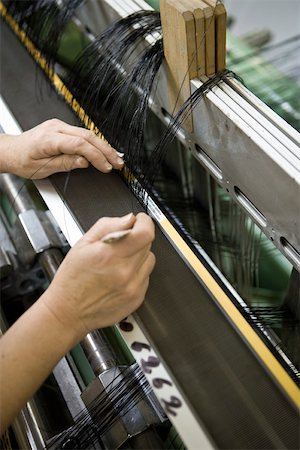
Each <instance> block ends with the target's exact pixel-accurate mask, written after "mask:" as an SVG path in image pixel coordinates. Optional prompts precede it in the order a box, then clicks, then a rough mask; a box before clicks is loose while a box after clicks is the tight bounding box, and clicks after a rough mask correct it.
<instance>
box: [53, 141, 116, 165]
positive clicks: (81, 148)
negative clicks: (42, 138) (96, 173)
mask: <svg viewBox="0 0 300 450" xmlns="http://www.w3.org/2000/svg"><path fill="white" fill-rule="evenodd" d="M52 151H53V152H55V153H56V154H58V153H64V154H68V155H74V154H76V155H81V156H83V157H84V158H85V159H87V160H88V161H89V162H90V163H91V164H93V166H94V167H96V169H98V170H100V171H101V172H104V173H107V172H110V171H111V170H112V165H111V164H110V162H109V161H108V160H107V158H106V156H105V155H104V153H103V152H101V151H99V149H97V148H96V147H95V146H94V145H92V144H90V143H89V142H88V141H87V140H85V139H84V138H83V137H79V136H71V135H68V134H62V133H57V134H55V135H54V137H53V139H52ZM49 156H50V155H49ZM120 167H121V166H120V165H119V166H116V167H115V168H120Z"/></svg>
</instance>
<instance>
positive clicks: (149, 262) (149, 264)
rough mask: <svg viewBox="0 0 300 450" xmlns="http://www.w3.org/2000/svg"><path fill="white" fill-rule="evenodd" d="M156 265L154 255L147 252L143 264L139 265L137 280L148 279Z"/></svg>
mask: <svg viewBox="0 0 300 450" xmlns="http://www.w3.org/2000/svg"><path fill="white" fill-rule="evenodd" d="M155 264H156V258H155V255H154V253H152V252H149V253H148V255H147V257H146V258H145V260H144V262H143V263H142V264H141V265H140V268H139V269H138V271H137V274H138V277H139V279H141V280H143V279H144V278H148V277H149V276H150V274H151V273H152V272H153V269H154V267H155Z"/></svg>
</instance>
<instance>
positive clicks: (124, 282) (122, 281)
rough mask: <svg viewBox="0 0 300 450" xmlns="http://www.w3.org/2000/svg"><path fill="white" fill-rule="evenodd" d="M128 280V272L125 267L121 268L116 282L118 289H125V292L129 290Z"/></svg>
mask: <svg viewBox="0 0 300 450" xmlns="http://www.w3.org/2000/svg"><path fill="white" fill-rule="evenodd" d="M129 280H130V271H129V270H128V269H127V267H122V268H121V269H119V271H118V276H117V281H118V284H119V287H121V288H125V290H126V292H127V289H128V288H129Z"/></svg>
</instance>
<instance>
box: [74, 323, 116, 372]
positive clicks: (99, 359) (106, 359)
mask: <svg viewBox="0 0 300 450" xmlns="http://www.w3.org/2000/svg"><path fill="white" fill-rule="evenodd" d="M80 345H81V347H82V349H83V351H84V353H85V355H86V357H87V359H88V361H89V363H90V365H91V367H92V369H93V371H94V373H95V375H96V376H98V375H100V374H101V373H103V372H105V371H106V370H109V369H111V368H112V367H115V366H116V365H117V359H116V356H115V355H114V353H113V350H112V348H111V345H110V344H109V342H108V341H107V340H106V338H105V336H104V334H103V333H102V332H101V331H100V330H95V331H92V332H91V333H89V334H88V335H87V336H86V337H85V338H84V339H83V340H82V341H81V343H80Z"/></svg>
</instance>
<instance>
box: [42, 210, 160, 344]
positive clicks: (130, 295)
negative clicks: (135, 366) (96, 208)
mask: <svg viewBox="0 0 300 450" xmlns="http://www.w3.org/2000/svg"><path fill="white" fill-rule="evenodd" d="M127 229H131V230H130V232H129V234H128V235H127V236H126V237H124V238H123V239H121V240H120V241H117V242H114V243H113V244H106V243H103V242H101V239H102V238H103V237H104V236H105V235H107V234H108V233H110V232H113V231H121V230H127ZM153 239H154V224H153V222H152V220H151V219H150V217H149V216H147V215H146V214H144V213H140V214H138V215H137V216H136V217H135V216H134V215H133V214H129V215H127V216H125V217H121V218H118V217H115V218H102V219H100V220H99V221H98V222H97V223H96V224H95V225H94V226H93V227H92V228H91V229H90V230H89V231H88V232H87V233H86V234H85V235H84V236H83V237H82V238H81V239H80V241H78V242H77V244H76V245H75V246H74V247H73V248H72V249H71V250H70V251H69V253H68V254H67V256H66V258H65V259H64V261H63V262H62V264H61V266H60V268H59V270H58V272H57V273H56V275H55V277H54V280H53V281H52V283H51V284H50V286H49V288H48V289H47V291H46V293H45V294H46V295H43V297H42V299H41V300H42V301H43V303H45V304H46V305H47V308H48V309H49V310H50V311H51V312H52V313H53V314H54V315H55V316H56V318H57V319H58V320H59V321H60V322H61V323H62V324H63V327H64V329H66V330H72V332H75V333H76V340H77V341H79V340H81V339H82V338H83V337H84V336H85V335H86V334H87V333H88V332H89V331H91V330H94V329H96V328H102V327H107V326H109V325H113V324H114V323H117V322H119V321H120V320H122V319H124V318H125V317H127V316H128V315H129V314H131V313H132V312H133V311H135V310H136V309H137V308H138V307H139V306H140V305H141V304H142V302H143V300H144V296H145V293H146V290H147V288H148V283H149V276H150V273H151V272H152V270H153V268H154V265H155V257H154V255H153V253H151V251H150V249H151V243H152V241H153Z"/></svg>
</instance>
